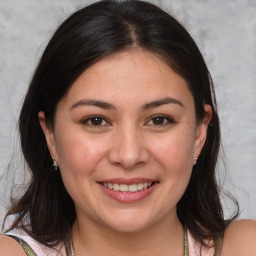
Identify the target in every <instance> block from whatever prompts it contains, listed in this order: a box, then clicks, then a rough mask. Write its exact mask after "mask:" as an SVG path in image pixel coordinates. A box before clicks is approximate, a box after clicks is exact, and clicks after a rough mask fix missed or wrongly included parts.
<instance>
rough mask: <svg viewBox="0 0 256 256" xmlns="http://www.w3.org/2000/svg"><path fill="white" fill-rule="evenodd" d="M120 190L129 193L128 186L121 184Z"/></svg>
mask: <svg viewBox="0 0 256 256" xmlns="http://www.w3.org/2000/svg"><path fill="white" fill-rule="evenodd" d="M119 189H120V191H122V192H126V191H128V185H125V184H120V185H119Z"/></svg>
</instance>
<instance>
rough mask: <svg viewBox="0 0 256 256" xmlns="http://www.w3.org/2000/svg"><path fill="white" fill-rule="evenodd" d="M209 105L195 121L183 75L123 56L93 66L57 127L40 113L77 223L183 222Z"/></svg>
mask: <svg viewBox="0 0 256 256" xmlns="http://www.w3.org/2000/svg"><path fill="white" fill-rule="evenodd" d="M205 110H206V112H205V118H204V120H203V121H202V122H201V123H200V124H197V123H196V116H195V109H194V101H193V97H192V94H191V92H190V90H189V89H188V86H187V84H186V82H185V80H184V79H183V78H181V77H180V76H179V75H177V74H176V73H175V72H174V71H173V70H172V69H171V68H170V67H169V66H168V65H167V64H165V63H164V62H163V61H161V60H160V59H159V58H158V57H156V56H155V55H153V54H152V53H149V52H146V51H142V50H140V51H139V50H137V51H131V52H123V53H118V54H115V55H112V56H110V57H108V58H105V59H104V60H101V61H99V62H98V63H96V64H94V65H93V66H91V67H90V68H88V69H87V70H86V71H85V72H84V73H83V74H82V75H81V76H80V77H79V78H78V79H77V80H76V81H75V82H74V84H73V85H72V86H71V88H70V90H69V91H68V93H67V95H66V96H65V97H64V98H63V99H62V100H61V101H60V102H59V104H58V106H57V111H56V120H55V127H54V130H53V131H52V130H51V129H50V128H49V127H47V126H46V125H45V119H44V114H43V113H42V112H40V113H39V119H40V122H41V126H42V128H43V130H44V132H45V135H46V139H47V143H48V147H49V150H50V152H51V155H52V157H54V158H55V160H56V162H57V164H58V166H59V168H60V172H61V175H62V178H63V182H64V184H65V187H66V189H67V191H68V192H69V194H70V196H71V197H72V198H73V200H74V202H75V206H76V211H77V217H78V221H79V220H85V222H86V223H87V225H96V224H97V225H98V224H100V226H102V227H106V228H110V229H114V230H117V231H122V232H131V231H138V230H142V229H144V228H147V227H150V226H152V225H154V224H156V223H159V222H161V221H162V222H166V221H173V220H177V216H176V205H177V203H178V201H179V199H180V198H181V196H182V195H183V193H184V191H185V189H186V187H187V185H188V182H189V179H190V176H191V172H192V167H193V164H194V161H195V158H196V157H197V156H198V155H199V154H200V151H201V149H202V147H203V144H204V141H205V136H206V129H207V124H208V122H209V120H210V118H211V109H210V107H209V106H205ZM53 171H54V169H53Z"/></svg>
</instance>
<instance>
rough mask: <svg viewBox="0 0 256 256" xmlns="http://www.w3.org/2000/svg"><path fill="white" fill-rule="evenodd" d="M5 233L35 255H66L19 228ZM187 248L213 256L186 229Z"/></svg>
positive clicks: (201, 255)
mask: <svg viewBox="0 0 256 256" xmlns="http://www.w3.org/2000/svg"><path fill="white" fill-rule="evenodd" d="M6 235H14V236H17V237H19V238H21V239H23V240H24V241H25V242H26V243H27V244H28V245H29V246H30V247H31V248H32V249H33V250H34V252H35V253H36V255H37V256H66V253H65V250H64V248H62V250H54V249H50V248H48V247H45V246H43V245H42V244H40V243H39V242H37V241H36V240H34V239H33V238H31V237H30V236H29V235H28V234H27V233H25V232H24V231H22V230H20V229H14V230H12V231H10V232H8V233H6ZM188 250H189V256H214V255H215V254H214V251H215V250H214V248H210V249H209V248H204V247H201V246H200V244H199V243H198V242H196V241H195V240H194V239H193V237H192V235H191V234H190V232H189V231H188Z"/></svg>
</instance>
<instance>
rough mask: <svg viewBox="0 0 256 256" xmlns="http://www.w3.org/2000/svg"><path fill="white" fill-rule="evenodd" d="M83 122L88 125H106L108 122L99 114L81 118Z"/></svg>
mask: <svg viewBox="0 0 256 256" xmlns="http://www.w3.org/2000/svg"><path fill="white" fill-rule="evenodd" d="M82 123H83V124H87V125H90V126H108V125H109V122H108V121H106V120H105V119H104V118H103V117H101V116H90V117H88V118H86V119H85V120H83V122H82Z"/></svg>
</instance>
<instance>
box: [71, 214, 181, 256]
mask: <svg viewBox="0 0 256 256" xmlns="http://www.w3.org/2000/svg"><path fill="white" fill-rule="evenodd" d="M169 217H170V216H169ZM72 237H73V247H74V253H75V256H76V255H81V256H102V255H105V256H110V255H111V256H112V255H118V256H128V255H131V254H135V255H136V256H155V255H161V256H167V255H168V256H177V255H181V256H182V255H184V249H183V248H184V231H183V227H182V225H181V223H180V222H179V220H178V218H177V217H176V218H170V219H167V220H163V221H161V223H160V222H158V223H155V224H154V225H152V226H150V227H148V228H145V229H144V230H140V231H136V232H135V231H134V232H117V231H115V230H113V229H109V228H106V227H102V226H100V225H98V224H97V223H94V224H93V225H88V223H86V224H85V223H83V222H82V221H81V220H79V219H78V220H77V221H76V223H75V224H74V226H73V232H72Z"/></svg>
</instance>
